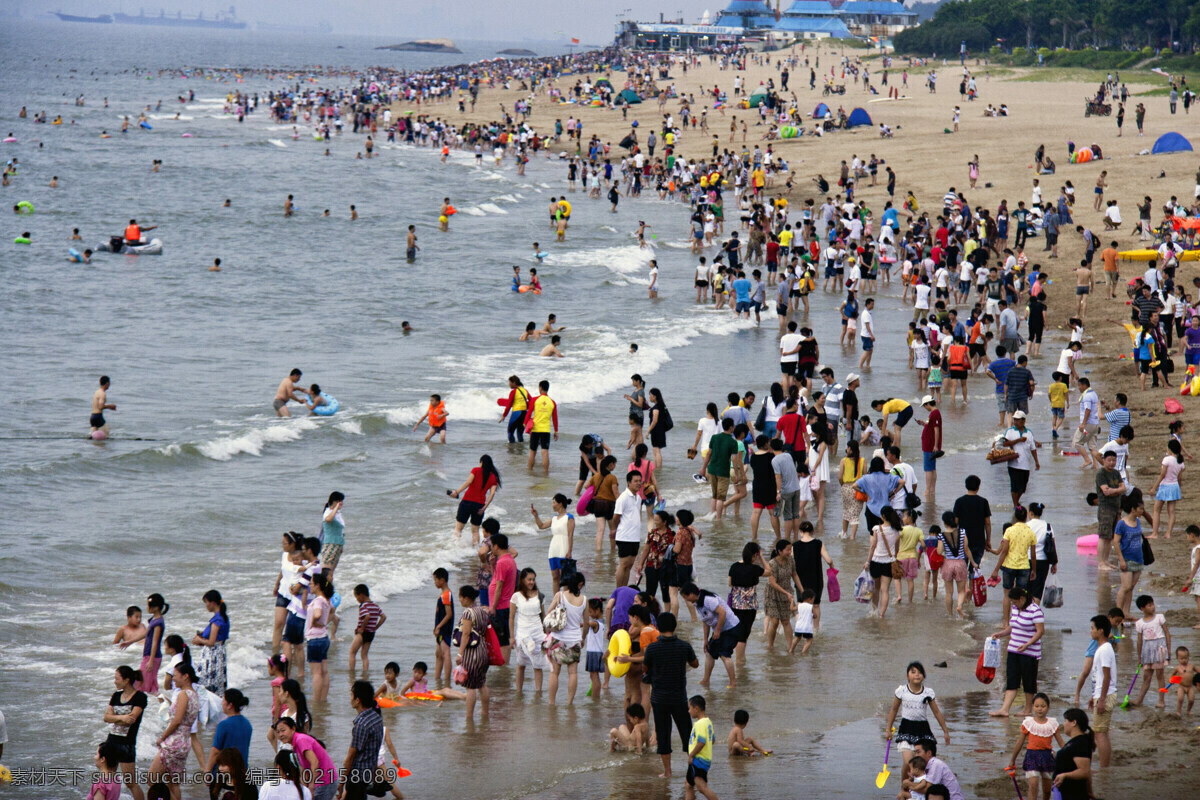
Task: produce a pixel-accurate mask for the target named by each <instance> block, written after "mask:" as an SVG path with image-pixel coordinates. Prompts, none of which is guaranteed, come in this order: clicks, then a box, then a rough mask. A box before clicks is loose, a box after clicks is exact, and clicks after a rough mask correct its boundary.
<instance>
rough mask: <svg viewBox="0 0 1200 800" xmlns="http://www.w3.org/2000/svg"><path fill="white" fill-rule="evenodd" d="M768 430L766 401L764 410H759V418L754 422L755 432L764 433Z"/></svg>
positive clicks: (763, 405)
mask: <svg viewBox="0 0 1200 800" xmlns="http://www.w3.org/2000/svg"><path fill="white" fill-rule="evenodd" d="M766 429H767V404H766V402H765V401H764V402H763V404H762V408H760V409H759V410H758V417H757V418H756V419H755V420H754V430H756V431H759V432H762V431H765V430H766Z"/></svg>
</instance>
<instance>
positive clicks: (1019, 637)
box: [1008, 600, 1046, 659]
mask: <svg viewBox="0 0 1200 800" xmlns="http://www.w3.org/2000/svg"><path fill="white" fill-rule="evenodd" d="M1008 624H1009V626H1010V627H1011V628H1012V634H1011V635H1010V636H1009V637H1008V652H1010V653H1016V652H1023V653H1024V654H1025V655H1027V656H1033V657H1034V658H1038V659H1040V658H1041V657H1042V640H1041V639H1038V640H1037V641H1036V642H1034V643H1033V644H1032V645H1030V646H1029V647H1026V648H1025V649H1024V650H1022V651H1018V650H1017V648H1019V647H1020V646H1021V645H1023V644H1027V643H1028V642H1029V640H1030V639H1032V638H1033V637H1034V636H1036V635H1037V626H1038V625H1044V624H1046V615H1045V614H1043V613H1042V607H1041V606H1039V605H1038V604H1037V603H1036V602H1034V601H1032V600H1031V601H1030V602H1029V605H1028V606H1026V607H1025V608H1024V609H1019V608H1017V606H1016V605H1015V604H1014V605H1013V607H1012V612H1011V613H1010V615H1009V618H1008Z"/></svg>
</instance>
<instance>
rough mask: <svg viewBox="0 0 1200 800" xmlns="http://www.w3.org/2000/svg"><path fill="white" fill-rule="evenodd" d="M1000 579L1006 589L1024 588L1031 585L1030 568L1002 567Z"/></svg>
mask: <svg viewBox="0 0 1200 800" xmlns="http://www.w3.org/2000/svg"><path fill="white" fill-rule="evenodd" d="M1000 580H1001V585H1002V586H1003V587H1004V588H1005V589H1024V588H1025V587H1026V586H1028V585H1029V570H1027V569H1009V568H1008V567H1000Z"/></svg>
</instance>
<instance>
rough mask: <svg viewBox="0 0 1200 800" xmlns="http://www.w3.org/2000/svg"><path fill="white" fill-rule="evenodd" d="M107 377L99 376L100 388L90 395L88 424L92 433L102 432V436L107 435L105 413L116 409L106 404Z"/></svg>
mask: <svg viewBox="0 0 1200 800" xmlns="http://www.w3.org/2000/svg"><path fill="white" fill-rule="evenodd" d="M108 384H109V380H108V376H107V375H101V376H100V388H99V389H97V390H96V393H95V394H94V395H92V417H91V419H90V420H89V423H90V424H91V426H92V433H95V432H96V431H104V435H105V436H107V435H108V422H107V421H106V420H105V419H104V412H105V411H116V410H117V407H116V405H114V404H113V403H110V402H108Z"/></svg>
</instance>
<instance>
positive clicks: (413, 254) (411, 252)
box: [404, 225, 421, 264]
mask: <svg viewBox="0 0 1200 800" xmlns="http://www.w3.org/2000/svg"><path fill="white" fill-rule="evenodd" d="M420 249H421V248H419V247H417V226H416V225H409V226H408V235H407V236H406V237H405V240H404V256H405V258H406V259H408V263H410V264H411V263H413V262H414V261H416V260H417V251H418V250H420Z"/></svg>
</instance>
